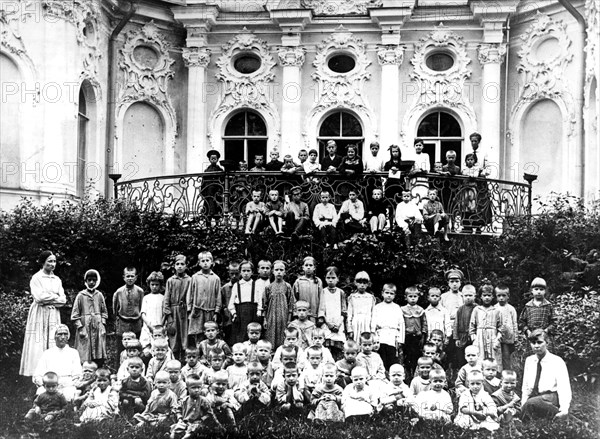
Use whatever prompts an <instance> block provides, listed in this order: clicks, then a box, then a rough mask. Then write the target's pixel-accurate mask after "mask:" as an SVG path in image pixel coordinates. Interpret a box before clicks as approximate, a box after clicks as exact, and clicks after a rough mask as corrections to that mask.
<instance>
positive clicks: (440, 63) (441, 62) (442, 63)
mask: <svg viewBox="0 0 600 439" xmlns="http://www.w3.org/2000/svg"><path fill="white" fill-rule="evenodd" d="M425 65H427V67H429V68H430V69H431V70H433V71H435V72H445V71H446V70H448V69H450V68H451V67H452V66H453V65H454V59H453V58H452V57H451V56H450V55H448V54H447V53H443V52H437V53H433V54H431V55H429V56H428V57H427V59H426V60H425Z"/></svg>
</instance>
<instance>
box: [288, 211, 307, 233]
mask: <svg viewBox="0 0 600 439" xmlns="http://www.w3.org/2000/svg"><path fill="white" fill-rule="evenodd" d="M309 224H310V222H309V220H308V219H306V218H300V219H296V216H295V215H294V213H293V212H288V213H287V215H286V216H285V228H286V230H287V233H288V235H291V234H292V233H296V234H298V235H303V234H304V233H305V232H306V230H307V229H308V225H309Z"/></svg>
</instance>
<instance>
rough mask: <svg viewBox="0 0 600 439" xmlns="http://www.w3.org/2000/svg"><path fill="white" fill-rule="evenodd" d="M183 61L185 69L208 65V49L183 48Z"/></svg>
mask: <svg viewBox="0 0 600 439" xmlns="http://www.w3.org/2000/svg"><path fill="white" fill-rule="evenodd" d="M182 56H183V61H184V62H185V66H186V67H188V68H189V67H204V68H206V67H207V66H208V64H209V63H210V49H208V48H206V47H184V48H183V53H182Z"/></svg>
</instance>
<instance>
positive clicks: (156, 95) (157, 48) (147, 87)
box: [118, 21, 177, 142]
mask: <svg viewBox="0 0 600 439" xmlns="http://www.w3.org/2000/svg"><path fill="white" fill-rule="evenodd" d="M168 49H169V44H168V43H167V42H166V41H165V39H164V38H163V36H162V35H161V34H160V32H159V29H158V27H157V26H156V25H155V24H154V22H153V21H150V22H149V23H146V24H145V25H144V27H142V28H141V29H138V30H135V31H133V30H132V31H129V32H127V34H126V37H125V44H124V45H123V48H122V49H120V50H119V53H120V55H121V56H120V57H119V68H120V69H121V70H122V71H123V72H124V73H125V75H124V78H123V83H122V84H121V87H120V89H121V93H120V96H119V98H118V108H121V107H123V106H125V105H127V104H131V103H134V102H138V101H146V102H149V103H151V104H153V105H154V106H155V107H157V108H158V109H159V110H160V112H161V113H162V114H163V117H165V118H166V119H167V120H166V121H165V122H166V126H167V129H169V127H170V128H171V129H172V130H173V132H172V133H171V134H172V135H171V136H170V137H172V142H174V141H175V140H174V137H175V135H176V134H177V128H176V127H177V118H176V115H175V109H174V108H173V105H172V104H171V100H170V98H169V95H168V90H167V88H168V82H169V80H170V79H173V76H174V72H173V70H172V69H171V66H172V65H173V63H175V61H174V60H173V59H171V58H170V56H169V52H168Z"/></svg>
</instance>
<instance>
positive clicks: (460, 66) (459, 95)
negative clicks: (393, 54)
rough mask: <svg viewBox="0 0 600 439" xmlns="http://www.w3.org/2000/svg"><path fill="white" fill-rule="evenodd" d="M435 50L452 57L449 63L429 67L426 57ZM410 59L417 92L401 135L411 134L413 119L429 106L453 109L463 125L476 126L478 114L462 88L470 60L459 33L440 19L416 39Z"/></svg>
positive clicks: (469, 75)
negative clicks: (433, 67)
mask: <svg viewBox="0 0 600 439" xmlns="http://www.w3.org/2000/svg"><path fill="white" fill-rule="evenodd" d="M437 54H441V55H442V56H444V57H446V58H447V59H450V58H451V60H452V62H451V64H450V65H448V66H446V67H447V68H445V69H439V70H433V69H432V68H430V67H429V66H428V60H429V57H430V56H433V55H437ZM410 63H411V64H412V65H413V71H412V72H411V73H410V77H411V79H412V80H413V81H415V82H416V83H417V92H416V96H415V98H414V99H413V101H412V103H411V107H410V110H409V111H407V112H406V115H405V117H404V121H403V125H402V126H403V130H402V132H401V133H400V134H401V136H403V137H404V136H406V135H409V136H412V135H413V134H414V132H416V120H417V119H418V118H419V117H421V116H422V115H423V113H425V112H426V111H427V110H429V109H430V108H446V109H450V110H453V111H454V112H455V113H456V114H457V115H458V116H459V117H460V118H461V119H462V120H463V123H464V125H465V127H467V126H470V127H473V128H475V127H476V125H477V117H476V115H475V111H474V110H473V107H472V105H471V102H470V100H469V98H468V92H467V90H466V88H465V81H466V80H467V79H468V78H470V77H471V69H470V68H469V64H470V63H471V60H470V58H469V56H468V54H467V49H466V43H465V42H464V41H463V38H462V37H461V36H459V35H457V34H456V33H454V32H452V31H451V30H450V28H448V27H446V26H444V25H443V23H440V24H439V25H438V26H436V27H435V29H434V30H433V31H432V32H431V33H429V35H427V36H425V37H423V38H421V39H420V40H419V42H418V43H417V44H416V46H415V53H414V55H413V57H412V59H411V60H410Z"/></svg>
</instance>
